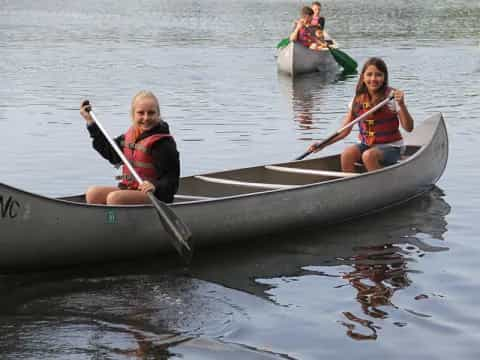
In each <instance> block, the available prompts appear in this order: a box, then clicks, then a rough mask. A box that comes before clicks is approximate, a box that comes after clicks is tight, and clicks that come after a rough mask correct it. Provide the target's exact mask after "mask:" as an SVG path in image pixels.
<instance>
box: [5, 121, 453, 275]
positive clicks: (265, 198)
mask: <svg viewBox="0 0 480 360" xmlns="http://www.w3.org/2000/svg"><path fill="white" fill-rule="evenodd" d="M405 141H406V144H407V145H408V146H407V152H406V155H408V156H407V157H406V158H405V159H403V160H402V161H400V162H399V163H398V164H395V165H392V166H390V167H387V168H384V169H380V170H377V171H373V172H369V173H358V174H351V173H342V172H341V171H340V162H339V156H338V155H332V156H327V157H319V158H313V159H309V160H303V161H294V162H288V163H282V164H275V165H267V166H256V167H252V168H245V169H238V170H230V171H222V172H216V173H209V174H204V175H202V176H200V175H197V176H189V177H185V178H182V179H181V184H180V189H179V194H180V195H179V196H177V198H176V201H175V203H174V204H172V205H171V207H172V209H173V210H174V211H175V212H176V213H177V215H178V216H179V217H181V218H182V219H183V220H184V222H185V223H186V224H187V225H188V226H189V227H190V229H191V231H192V233H193V239H194V241H195V246H196V247H200V246H208V245H212V244H219V243H227V242H232V241H239V242H245V241H255V239H258V238H259V237H260V236H262V235H266V234H272V233H275V232H282V231H286V230H292V229H294V228H296V227H303V226H313V225H314V226H319V227H320V226H322V225H326V224H329V223H334V222H340V221H345V220H348V219H350V218H353V217H357V216H361V215H365V214H366V213H369V212H372V211H378V210H380V209H382V208H384V207H387V206H391V205H395V204H398V203H401V202H404V201H406V200H408V199H411V198H413V197H415V196H418V195H420V194H422V193H424V192H426V191H428V190H429V189H431V188H432V186H433V185H434V184H435V183H436V181H437V180H438V179H439V177H440V176H441V175H442V173H443V171H444V169H445V166H446V163H447V157H448V138H447V131H446V127H445V123H444V120H443V118H442V116H441V114H436V115H433V116H431V117H430V118H428V119H427V120H425V121H424V122H423V123H421V124H420V125H419V126H417V127H416V129H415V130H414V131H413V132H412V133H410V134H407V135H406V137H405ZM167 236H168V235H167V233H166V232H165V231H164V230H163V228H162V225H161V224H160V222H159V220H158V217H157V214H156V212H155V210H154V209H153V207H152V206H150V205H133V206H103V205H87V204H85V203H84V197H83V196H71V197H63V198H48V197H44V196H41V195H37V194H32V193H30V192H26V191H23V190H20V189H16V188H14V187H12V186H8V185H5V184H1V183H0V249H1V251H0V270H4V269H20V270H25V269H31V268H48V267H53V266H69V265H77V264H84V263H89V262H106V261H112V260H116V259H127V258H136V257H140V256H144V255H151V254H156V253H162V252H171V251H173V249H172V247H171V245H170V243H169V241H168V239H167Z"/></svg>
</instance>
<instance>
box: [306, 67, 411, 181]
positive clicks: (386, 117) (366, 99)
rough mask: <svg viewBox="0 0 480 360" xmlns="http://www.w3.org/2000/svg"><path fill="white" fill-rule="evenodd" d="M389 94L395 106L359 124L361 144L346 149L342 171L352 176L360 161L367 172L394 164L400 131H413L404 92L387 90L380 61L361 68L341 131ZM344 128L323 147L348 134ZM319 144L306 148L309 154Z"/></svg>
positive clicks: (397, 154) (388, 106) (388, 104)
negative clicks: (401, 129) (393, 98)
mask: <svg viewBox="0 0 480 360" xmlns="http://www.w3.org/2000/svg"><path fill="white" fill-rule="evenodd" d="M391 93H393V95H394V97H395V102H393V101H390V102H389V103H387V104H386V105H384V106H383V107H381V108H380V109H378V110H377V111H376V112H374V113H373V114H371V115H370V117H369V118H368V119H364V120H362V121H360V122H359V123H358V125H359V131H360V134H359V138H360V143H358V144H355V145H351V146H349V147H347V148H346V149H345V150H344V151H343V152H342V156H341V164H342V170H343V171H345V172H355V165H354V164H355V163H356V162H357V161H360V160H362V161H363V163H364V165H365V168H366V169H367V170H368V171H372V170H376V169H379V168H381V167H382V166H388V165H392V164H394V163H396V162H397V161H398V160H399V159H400V155H401V151H402V150H403V140H402V135H401V134H400V131H399V127H400V125H401V126H402V128H403V129H404V130H406V131H408V132H410V131H412V130H413V118H412V116H411V115H410V113H409V112H408V109H407V106H406V104H405V96H404V93H403V91H400V90H396V89H392V88H390V87H389V86H388V70H387V65H386V64H385V62H384V61H383V60H382V59H379V58H370V59H368V60H367V62H366V63H365V65H364V66H363V69H362V73H361V74H360V77H359V79H358V83H357V88H356V92H355V97H354V98H353V101H352V103H351V106H350V107H349V110H348V113H347V115H346V116H345V118H344V119H343V124H342V127H343V126H345V125H347V124H349V123H350V122H352V121H353V120H355V119H356V118H357V117H359V116H361V115H362V114H364V113H365V112H367V111H368V110H369V109H371V108H372V107H374V106H375V105H376V104H378V103H380V102H382V101H383V100H384V99H385V98H387V97H388V96H389V95H390V94H391ZM351 130H352V128H351V127H347V128H346V129H345V130H343V131H342V132H341V133H339V134H338V135H337V136H336V137H334V138H333V139H332V140H330V141H329V142H327V143H326V144H324V145H323V146H322V148H323V147H325V146H327V145H330V144H333V143H335V142H337V141H339V140H341V139H343V138H345V137H346V136H348V134H350V132H351ZM320 149H321V147H319V143H315V144H313V145H311V146H310V147H309V151H311V152H315V151H318V150H320Z"/></svg>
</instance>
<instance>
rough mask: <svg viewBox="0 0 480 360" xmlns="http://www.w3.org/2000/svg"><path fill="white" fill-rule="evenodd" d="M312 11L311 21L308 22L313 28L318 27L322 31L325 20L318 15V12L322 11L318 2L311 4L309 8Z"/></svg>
mask: <svg viewBox="0 0 480 360" xmlns="http://www.w3.org/2000/svg"><path fill="white" fill-rule="evenodd" d="M311 8H312V10H313V16H312V21H311V22H310V23H311V24H312V25H313V26H319V27H320V28H321V29H322V30H324V29H325V18H324V17H323V16H321V15H320V11H321V10H322V4H320V3H319V2H318V1H314V2H312V6H311Z"/></svg>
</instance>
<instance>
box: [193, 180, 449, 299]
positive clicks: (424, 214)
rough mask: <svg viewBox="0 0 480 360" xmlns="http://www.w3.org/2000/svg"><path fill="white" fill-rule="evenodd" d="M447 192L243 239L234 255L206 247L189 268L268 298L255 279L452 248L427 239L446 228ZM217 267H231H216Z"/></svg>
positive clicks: (395, 259) (198, 274)
mask: <svg viewBox="0 0 480 360" xmlns="http://www.w3.org/2000/svg"><path fill="white" fill-rule="evenodd" d="M443 196H444V195H443V192H442V191H441V190H440V189H439V188H437V187H435V188H434V189H433V190H432V191H430V192H428V193H426V194H424V195H422V196H420V197H418V198H416V199H413V200H411V201H409V202H407V203H405V204H403V205H400V206H397V207H395V208H392V209H389V210H385V211H383V212H381V213H377V214H374V215H369V216H368V217H364V218H361V219H359V220H357V221H351V222H348V223H345V224H339V225H332V226H329V227H327V228H318V229H312V228H311V229H305V230H304V231H302V232H298V231H295V232H292V233H291V234H283V235H281V236H272V237H270V238H269V239H267V241H266V242H260V241H256V242H254V243H253V244H252V243H250V244H245V245H244V246H242V247H241V248H235V256H234V257H229V256H228V255H227V254H225V253H223V252H224V251H225V250H223V249H216V250H212V249H208V251H209V254H207V253H203V254H202V256H199V257H197V259H196V260H195V264H194V266H193V267H192V269H191V273H192V275H193V276H195V277H198V278H201V279H204V280H208V281H212V282H215V283H220V284H222V285H225V286H228V287H232V288H235V289H240V290H243V291H246V292H249V293H252V294H255V295H258V296H260V297H264V298H267V299H269V295H268V291H267V290H268V289H269V286H267V285H265V284H264V283H262V282H258V281H256V280H257V279H265V278H275V277H285V276H299V275H306V274H312V273H317V271H316V269H315V266H340V265H349V266H355V265H358V266H359V267H360V268H361V267H362V266H364V265H365V264H368V263H369V262H372V264H374V265H379V266H384V267H386V268H390V267H392V263H394V264H396V265H395V267H397V268H401V267H400V266H398V262H399V261H400V260H399V259H402V260H401V262H405V261H407V260H406V258H407V256H414V255H416V256H417V257H418V258H421V257H423V254H424V253H425V252H437V251H445V250H448V248H446V247H444V246H438V245H431V244H429V243H428V242H427V240H426V239H425V237H426V236H428V238H430V239H431V240H443V234H444V233H445V232H446V231H447V222H446V219H445V216H446V215H447V214H448V213H449V212H450V206H449V205H448V204H447V203H446V202H445V200H444V199H443ZM372 217H373V219H372ZM366 226H368V231H367V230H366ZM201 251H202V250H201ZM203 251H207V250H205V249H204V250H203ZM226 251H227V252H230V251H231V250H230V249H229V250H226ZM392 253H394V254H395V255H392ZM381 254H384V255H383V257H382V256H381ZM214 259H215V260H214ZM373 260H375V261H373ZM219 266H220V267H221V268H223V269H225V268H228V271H221V272H219V271H217V269H218V267H219ZM353 270H354V271H356V270H355V268H354V269H353ZM397 270H398V269H397ZM347 277H348V276H347ZM384 277H385V278H386V277H388V276H386V275H384Z"/></svg>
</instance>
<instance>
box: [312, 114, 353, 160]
mask: <svg viewBox="0 0 480 360" xmlns="http://www.w3.org/2000/svg"><path fill="white" fill-rule="evenodd" d="M352 120H353V115H352V110H348V113H347V114H346V115H345V117H344V118H343V120H342V126H341V128H343V127H344V126H345V125H347V124H348V123H350V122H351V121H352ZM351 131H352V127H351V126H349V127H348V128H346V129H345V130H343V131H342V132H341V133H339V134H338V135H337V136H335V137H334V138H333V139H331V140H330V141H328V142H326V143H325V144H322V146H321V147H319V144H321V142H315V143H313V144H312V145H310V147H309V148H308V151H312V152H317V151H320V150H321V149H323V148H325V147H327V146H328V145H332V144H334V143H336V142H337V141H340V140H342V139H343V138H346V137H347V136H348V135H349V134H350V132H351Z"/></svg>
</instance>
